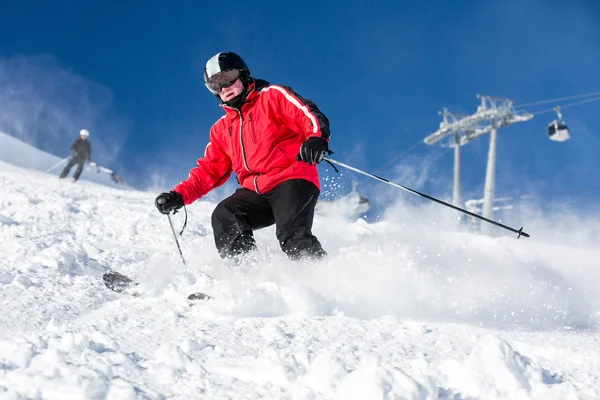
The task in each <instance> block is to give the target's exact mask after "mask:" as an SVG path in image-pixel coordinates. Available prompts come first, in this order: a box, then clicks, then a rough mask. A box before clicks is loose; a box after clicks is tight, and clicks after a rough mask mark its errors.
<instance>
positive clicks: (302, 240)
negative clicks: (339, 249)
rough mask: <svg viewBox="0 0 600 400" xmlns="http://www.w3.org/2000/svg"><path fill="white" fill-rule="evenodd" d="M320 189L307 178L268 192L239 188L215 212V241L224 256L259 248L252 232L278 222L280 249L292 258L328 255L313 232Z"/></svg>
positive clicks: (289, 182) (213, 218) (213, 220)
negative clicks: (261, 192)
mask: <svg viewBox="0 0 600 400" xmlns="http://www.w3.org/2000/svg"><path fill="white" fill-rule="evenodd" d="M318 197H319V189H318V188H317V187H316V186H315V185H314V184H313V183H312V182H309V181H307V180H304V179H292V180H289V181H286V182H283V183H281V184H279V185H277V186H276V187H275V188H274V189H272V190H271V191H269V192H268V193H265V194H258V193H256V192H254V191H252V190H248V189H244V188H241V189H238V190H236V192H235V193H234V194H232V195H231V196H229V197H228V198H226V199H225V200H223V201H221V202H220V203H219V204H218V205H217V207H216V208H215V210H214V212H213V214H212V227H213V231H214V235H215V244H216V246H217V250H218V251H219V254H220V255H221V257H223V258H232V257H236V256H238V255H241V254H244V253H247V252H248V251H251V250H254V249H256V242H255V241H254V235H253V231H254V230H256V229H261V228H266V227H267V226H271V225H273V224H275V233H276V235H277V239H278V241H279V245H280V246H281V249H282V250H283V251H284V252H285V253H286V254H287V255H288V257H290V258H291V259H299V258H304V257H310V258H322V257H324V256H326V255H327V253H326V252H325V250H323V248H322V247H321V243H319V240H318V239H317V238H316V237H315V236H314V235H313V234H312V232H311V230H312V224H313V218H314V212H315V205H316V203H317V198H318Z"/></svg>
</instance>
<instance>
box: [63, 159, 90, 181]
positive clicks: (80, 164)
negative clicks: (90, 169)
mask: <svg viewBox="0 0 600 400" xmlns="http://www.w3.org/2000/svg"><path fill="white" fill-rule="evenodd" d="M84 164H85V158H82V159H79V158H70V159H69V163H68V164H67V165H65V168H64V169H63V170H62V172H61V174H60V177H61V178H64V177H66V176H67V175H69V171H70V170H71V168H73V166H74V165H77V169H76V170H75V173H74V174H73V179H74V180H77V179H79V176H80V175H81V172H83V165H84Z"/></svg>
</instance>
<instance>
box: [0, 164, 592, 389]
mask: <svg viewBox="0 0 600 400" xmlns="http://www.w3.org/2000/svg"><path fill="white" fill-rule="evenodd" d="M0 187H1V188H2V192H1V193H2V195H1V196H0V255H1V257H0V310H1V312H0V398H2V399H30V398H39V399H61V400H62V399H167V398H168V399H258V398H263V399H264V398H267V399H500V398H502V399H529V398H535V399H590V398H599V397H600V382H599V377H600V334H599V333H598V326H599V322H600V314H599V313H598V311H600V308H599V302H600V290H598V289H599V287H598V282H599V281H600V279H599V278H600V272H599V271H600V249H599V248H598V246H597V243H598V238H599V236H600V235H599V233H600V224H599V223H598V222H597V221H598V219H597V218H596V219H594V218H590V217H589V216H588V218H577V217H575V216H568V217H567V216H557V217H556V218H554V219H553V220H552V221H547V220H544V219H541V218H536V217H535V215H536V214H535V213H533V212H532V213H531V214H530V215H531V220H530V221H526V223H525V228H526V229H525V230H526V231H527V232H529V233H530V234H531V236H532V237H531V238H530V239H526V240H524V239H520V240H517V239H515V238H514V237H513V236H502V237H495V238H491V237H484V236H479V235H475V234H472V233H468V232H460V231H457V230H456V227H455V226H454V220H455V217H456V215H454V214H452V213H450V214H446V213H444V212H441V211H440V207H439V206H435V205H429V204H422V205H421V206H419V207H415V206H409V205H406V204H402V203H398V204H396V205H394V206H393V207H391V208H390V209H389V210H388V211H387V214H386V215H385V216H384V217H383V218H382V221H381V222H378V223H373V224H367V223H366V222H365V221H363V220H348V219H347V218H346V217H345V216H344V215H343V214H344V213H343V211H339V213H338V214H336V213H335V210H334V209H329V211H328V212H327V213H326V214H324V215H320V216H318V217H317V218H316V220H315V225H314V232H315V233H316V234H317V235H318V237H319V238H320V239H321V241H322V243H323V245H324V247H325V248H326V249H327V251H328V252H329V253H330V257H329V258H328V259H326V260H324V261H322V262H321V263H317V264H315V263H311V262H295V263H293V262H290V261H288V260H287V259H286V258H285V256H284V255H283V254H282V253H281V251H280V250H279V248H278V245H277V241H276V239H275V233H274V229H273V228H267V229H264V230H260V231H258V232H257V241H258V244H259V246H260V252H259V254H258V255H257V256H256V258H254V259H253V260H250V261H248V262H246V263H245V264H243V265H241V266H238V267H234V266H231V265H228V264H227V263H225V262H223V261H221V260H220V259H219V257H218V255H217V252H216V250H215V249H214V243H213V238H212V232H211V226H210V215H211V212H212V210H213V208H214V207H215V204H214V203H210V202H208V201H198V202H196V203H195V204H193V205H192V206H190V207H188V212H189V221H188V227H187V229H186V231H185V232H184V234H183V236H181V238H180V241H181V245H182V250H183V253H184V255H185V257H186V259H187V267H184V266H183V264H182V263H181V260H180V258H179V254H178V253H177V249H176V247H175V243H174V241H173V237H172V235H171V231H170V227H169V225H168V221H167V219H166V217H165V216H162V215H160V214H159V213H158V212H157V211H156V210H155V208H154V205H153V201H154V197H155V195H156V193H146V192H139V191H134V190H123V189H117V188H110V187H106V186H103V185H98V184H95V183H92V182H87V181H80V182H78V183H77V184H72V183H70V182H67V181H65V180H59V179H57V178H56V176H51V175H48V174H45V173H44V172H40V171H34V170H32V169H27V168H21V167H17V166H15V165H13V164H9V163H6V162H0ZM173 220H174V222H175V224H176V228H178V227H180V226H181V224H182V222H183V215H182V213H178V214H177V215H175V216H174V217H173ZM108 269H115V270H117V271H120V272H123V273H125V274H128V275H129V276H131V277H134V278H136V279H137V280H139V281H140V282H142V284H141V285H142V289H143V295H141V296H140V297H137V298H134V297H128V296H124V295H120V294H116V293H114V292H111V291H109V290H107V289H106V288H105V287H104V285H103V284H102V279H101V276H102V274H103V273H104V272H105V271H107V270H108ZM203 272H205V273H208V274H210V275H211V276H213V277H215V278H216V279H215V280H210V279H208V278H207V277H206V276H205V275H204V274H203ZM195 291H204V292H207V293H209V294H210V295H212V296H213V297H214V299H213V300H210V301H208V302H206V303H205V304H203V305H200V306H194V307H189V306H188V304H187V302H186V297H187V295H188V294H190V293H192V292H195Z"/></svg>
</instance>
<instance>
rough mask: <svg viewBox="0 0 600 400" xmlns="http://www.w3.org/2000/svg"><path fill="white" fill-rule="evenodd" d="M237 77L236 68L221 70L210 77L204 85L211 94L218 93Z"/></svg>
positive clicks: (238, 73) (231, 83)
mask: <svg viewBox="0 0 600 400" xmlns="http://www.w3.org/2000/svg"><path fill="white" fill-rule="evenodd" d="M239 77H240V71H239V70H237V69H232V70H229V71H221V72H219V73H218V74H216V75H215V76H213V77H212V78H210V79H209V80H208V82H206V83H205V85H206V87H207V88H208V90H210V91H211V92H212V93H213V94H218V93H220V92H221V89H223V88H228V87H229V86H231V85H233V84H234V83H235V81H237V80H238V78H239Z"/></svg>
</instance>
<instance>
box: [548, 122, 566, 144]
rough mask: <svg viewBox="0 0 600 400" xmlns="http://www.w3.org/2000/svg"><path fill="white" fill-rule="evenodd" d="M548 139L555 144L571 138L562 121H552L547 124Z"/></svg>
mask: <svg viewBox="0 0 600 400" xmlns="http://www.w3.org/2000/svg"><path fill="white" fill-rule="evenodd" d="M548 137H549V138H550V140H554V141H555V142H564V141H565V140H568V139H569V138H570V137H571V136H570V135H569V127H568V126H567V124H565V123H564V122H562V121H558V120H554V121H552V122H550V123H549V124H548Z"/></svg>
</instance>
